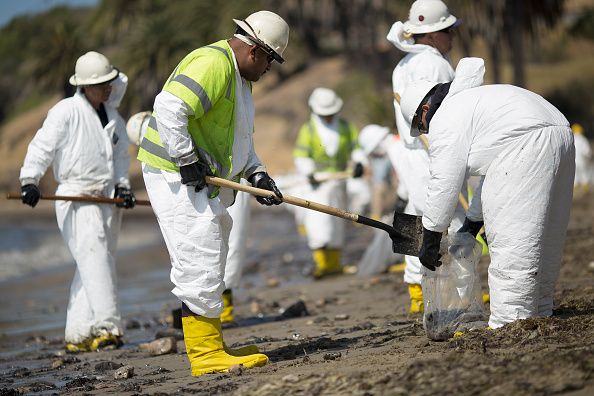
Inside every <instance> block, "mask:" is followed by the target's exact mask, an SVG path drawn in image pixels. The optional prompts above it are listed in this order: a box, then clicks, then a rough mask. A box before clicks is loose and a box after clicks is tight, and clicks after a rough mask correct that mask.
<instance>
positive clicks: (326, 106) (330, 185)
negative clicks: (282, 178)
mask: <svg viewBox="0 0 594 396" xmlns="http://www.w3.org/2000/svg"><path fill="white" fill-rule="evenodd" d="M309 106H310V108H311V112H312V114H311V117H310V119H309V120H307V122H305V124H303V126H302V127H301V129H300V130H299V134H298V136H297V142H296V147H295V149H294V151H293V156H294V158H295V167H296V168H297V172H298V173H300V174H301V175H303V176H305V177H307V179H308V180H309V183H310V185H311V189H310V192H309V194H308V195H309V196H308V198H309V199H311V200H312V201H315V202H319V203H322V204H324V205H329V206H332V207H336V208H341V209H346V207H347V202H346V200H347V196H346V183H345V180H344V179H337V178H332V175H333V174H336V173H338V172H342V171H345V170H346V169H347V167H348V166H349V164H350V163H354V168H353V174H352V176H353V177H355V178H358V177H360V176H361V175H362V174H363V163H365V161H366V158H365V155H364V153H363V151H362V150H361V149H359V148H358V142H357V138H358V131H357V129H356V128H355V127H354V126H353V125H352V124H351V123H349V122H348V121H346V120H345V119H344V118H342V117H339V116H338V113H339V112H340V110H341V109H342V106H343V101H342V99H341V98H340V97H338V95H337V94H336V93H335V92H334V91H332V90H331V89H328V88H316V89H315V90H314V91H313V92H312V94H311V96H310V98H309ZM321 180H324V181H321ZM304 225H305V231H306V235H307V242H308V245H309V247H310V249H312V251H313V259H314V262H315V266H316V267H315V270H314V272H313V276H314V278H321V277H323V276H326V275H331V274H336V273H340V272H342V265H341V262H340V258H341V257H340V256H341V250H342V247H343V244H344V235H345V222H344V220H342V219H340V218H338V217H333V216H329V215H326V214H324V213H320V212H315V211H307V213H305V218H304Z"/></svg>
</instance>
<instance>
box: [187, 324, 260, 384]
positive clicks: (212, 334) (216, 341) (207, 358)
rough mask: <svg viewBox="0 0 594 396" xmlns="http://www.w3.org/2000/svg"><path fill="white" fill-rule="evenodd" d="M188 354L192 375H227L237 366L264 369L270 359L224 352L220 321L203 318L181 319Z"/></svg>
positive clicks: (257, 355)
mask: <svg viewBox="0 0 594 396" xmlns="http://www.w3.org/2000/svg"><path fill="white" fill-rule="evenodd" d="M182 325H183V328H184V342H185V344H186V353H187V355H188V359H189V361H190V365H191V366H192V375H193V376H199V375H203V374H208V373H226V372H228V371H229V369H230V368H231V367H233V366H235V365H238V364H241V365H243V366H244V367H245V368H248V369H249V368H253V367H260V366H264V365H265V364H266V363H268V357H267V356H266V355H264V354H261V353H256V354H253V355H247V356H233V355H231V354H229V353H227V352H226V351H225V346H224V343H223V331H222V329H221V319H220V318H207V317H204V316H198V315H194V316H184V317H182Z"/></svg>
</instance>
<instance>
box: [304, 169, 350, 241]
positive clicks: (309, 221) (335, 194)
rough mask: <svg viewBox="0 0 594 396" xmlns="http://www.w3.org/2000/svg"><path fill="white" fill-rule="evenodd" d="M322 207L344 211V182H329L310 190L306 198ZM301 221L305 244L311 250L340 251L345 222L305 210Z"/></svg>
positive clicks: (334, 217)
mask: <svg viewBox="0 0 594 396" xmlns="http://www.w3.org/2000/svg"><path fill="white" fill-rule="evenodd" d="M306 199H310V200H312V201H314V202H317V203H321V204H323V205H328V206H332V207H334V208H340V209H345V207H346V187H345V183H344V181H340V180H330V181H326V182H323V183H321V184H320V185H319V186H318V188H316V189H311V190H310V191H309V192H308V193H307V198H306ZM304 214H305V217H304V219H303V221H304V223H303V224H304V225H305V230H306V232H307V244H308V245H309V248H310V249H312V250H316V249H321V248H327V249H342V247H343V244H344V235H345V221H346V220H343V219H341V218H339V217H336V216H331V215H328V214H325V213H321V212H316V211H314V210H307V211H306V212H304Z"/></svg>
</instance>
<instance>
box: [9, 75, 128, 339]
mask: <svg viewBox="0 0 594 396" xmlns="http://www.w3.org/2000/svg"><path fill="white" fill-rule="evenodd" d="M127 82H128V79H127V77H126V76H125V75H123V74H121V73H120V75H119V77H118V78H117V79H116V80H114V82H112V87H113V88H112V93H111V95H110V99H109V100H108V101H107V102H105V103H104V106H105V111H106V112H107V117H108V120H109V122H108V124H107V125H106V126H105V128H104V127H102V125H101V121H100V120H99V116H98V115H97V112H96V111H95V109H94V108H93V107H92V106H91V104H90V103H89V102H88V100H87V99H86V97H85V96H84V94H83V93H82V92H81V90H80V88H79V89H78V90H77V92H76V93H75V94H74V96H72V97H70V98H66V99H63V100H61V101H60V102H58V103H57V104H56V105H55V106H54V107H52V108H51V109H50V111H49V113H48V115H47V118H46V119H45V121H44V123H43V126H42V127H41V129H39V131H37V134H36V135H35V137H34V138H33V140H32V141H31V143H30V144H29V148H28V150H27V155H26V157H25V161H24V164H23V167H22V168H21V173H20V181H21V185H24V184H29V183H33V184H36V185H38V184H39V180H40V179H41V177H42V176H43V175H44V174H45V172H46V170H47V168H48V166H49V165H50V164H53V170H54V177H55V179H56V181H57V182H58V188H57V190H56V194H57V195H91V196H104V197H113V195H114V191H115V185H118V184H119V185H121V186H122V187H127V188H130V182H129V181H128V167H129V165H130V157H129V155H128V136H127V134H126V123H125V122H124V120H123V119H122V117H121V116H120V114H119V113H118V111H117V110H116V108H117V107H118V106H119V103H120V101H121V100H122V98H123V96H124V93H125V91H126V86H127ZM56 218H57V222H58V227H59V229H60V232H61V233H62V237H63V239H64V242H65V243H66V245H67V246H68V249H69V250H70V253H71V254H72V257H73V258H74V260H75V261H76V272H75V274H74V279H73V281H72V285H71V286H70V300H69V303H68V310H67V313H66V331H65V340H66V342H67V343H79V342H82V341H83V340H85V339H87V338H90V337H94V336H99V335H102V333H103V332H104V331H107V332H109V333H111V334H113V335H116V336H121V335H123V329H122V326H121V320H120V313H119V310H118V305H117V295H116V271H115V251H116V244H117V234H118V232H119V228H120V220H121V209H119V208H116V207H114V206H112V205H98V204H91V203H82V202H80V203H79V202H69V201H56Z"/></svg>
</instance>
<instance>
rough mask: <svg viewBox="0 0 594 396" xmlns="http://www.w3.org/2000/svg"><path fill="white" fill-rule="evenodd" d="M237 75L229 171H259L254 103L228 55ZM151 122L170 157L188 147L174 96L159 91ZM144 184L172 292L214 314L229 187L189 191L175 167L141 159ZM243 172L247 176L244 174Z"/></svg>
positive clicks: (184, 117)
mask: <svg viewBox="0 0 594 396" xmlns="http://www.w3.org/2000/svg"><path fill="white" fill-rule="evenodd" d="M233 62H234V65H235V73H236V80H237V87H236V92H237V95H236V99H235V131H234V132H235V136H234V139H233V165H232V167H233V175H231V178H233V177H235V176H237V175H239V174H240V173H241V172H243V170H244V169H253V173H256V172H265V171H266V168H265V167H264V166H262V164H261V162H260V160H259V159H258V156H257V155H256V153H255V151H254V143H253V138H252V134H253V132H254V104H253V100H252V92H251V89H250V86H249V84H248V82H247V81H245V80H244V79H243V78H242V77H241V75H240V74H239V69H238V67H237V60H236V59H235V55H233ZM154 109H155V113H156V117H155V118H156V121H157V127H158V131H159V134H160V135H167V136H166V137H165V138H163V137H162V140H163V141H168V142H174V144H171V145H169V146H167V150H168V154H169V156H170V157H171V158H177V157H179V156H180V155H182V154H184V153H187V152H189V151H190V150H191V147H189V146H188V144H192V139H191V137H190V135H189V133H188V131H187V124H188V114H189V112H190V109H188V107H187V106H186V104H185V103H184V102H183V101H182V100H181V99H179V98H177V97H176V96H174V95H173V94H171V93H168V92H166V91H162V92H161V93H159V94H158V95H157V97H156V98H155V105H154ZM142 170H143V177H144V182H145V185H146V189H147V192H148V195H149V198H150V201H151V205H152V207H153V211H154V212H155V215H156V216H157V220H158V222H159V226H160V228H161V232H162V234H163V238H164V239H165V243H166V245H167V249H168V251H169V254H170V256H171V265H172V268H171V274H170V279H171V282H172V283H173V284H174V288H173V290H172V293H173V294H175V295H176V296H177V298H178V299H179V300H180V301H182V302H183V303H184V304H186V306H187V307H188V308H189V309H190V310H191V311H192V312H193V313H195V314H197V315H201V316H205V317H207V318H218V317H220V315H221V312H222V311H223V299H222V294H223V291H224V290H225V282H224V279H223V277H224V273H225V264H226V260H227V253H228V249H229V245H228V244H229V233H230V232H231V228H232V224H233V220H232V219H231V216H230V215H229V213H228V211H227V207H229V206H230V205H231V204H232V203H233V191H232V190H230V189H227V188H221V190H220V193H219V195H218V196H217V197H215V198H213V199H209V198H208V195H207V189H206V188H203V189H202V190H200V191H199V192H195V190H194V187H191V186H184V185H182V183H181V176H180V174H179V173H178V172H167V171H165V170H160V169H157V168H154V167H152V166H149V165H147V164H143V168H142ZM246 176H247V177H249V176H250V175H246Z"/></svg>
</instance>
